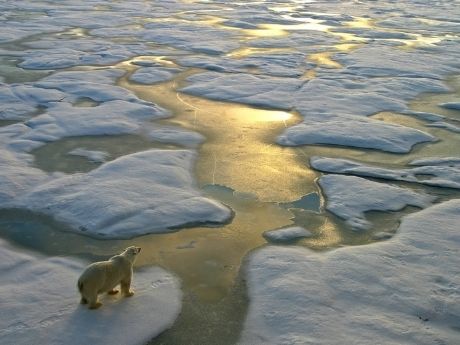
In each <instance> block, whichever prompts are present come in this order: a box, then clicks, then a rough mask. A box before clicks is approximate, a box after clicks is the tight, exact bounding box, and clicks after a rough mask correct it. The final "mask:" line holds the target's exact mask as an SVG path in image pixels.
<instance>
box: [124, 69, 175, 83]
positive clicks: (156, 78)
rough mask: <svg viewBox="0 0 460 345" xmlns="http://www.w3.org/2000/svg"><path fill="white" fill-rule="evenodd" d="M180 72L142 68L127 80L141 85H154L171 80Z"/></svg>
mask: <svg viewBox="0 0 460 345" xmlns="http://www.w3.org/2000/svg"><path fill="white" fill-rule="evenodd" d="M180 71H181V70H180V69H179V68H166V67H144V68H139V69H138V70H136V72H134V73H133V74H132V75H131V76H130V77H129V80H131V81H135V82H136V83H141V84H155V83H159V82H163V81H167V80H170V79H173V78H174V76H175V75H176V74H177V73H178V72H180Z"/></svg>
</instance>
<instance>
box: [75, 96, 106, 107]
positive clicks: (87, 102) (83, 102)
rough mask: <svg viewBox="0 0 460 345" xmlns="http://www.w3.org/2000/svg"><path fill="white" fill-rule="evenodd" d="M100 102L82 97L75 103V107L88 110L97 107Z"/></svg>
mask: <svg viewBox="0 0 460 345" xmlns="http://www.w3.org/2000/svg"><path fill="white" fill-rule="evenodd" d="M99 104H101V103H100V102H97V101H95V100H94V99H92V98H89V97H81V98H79V99H77V100H76V101H75V103H74V104H73V106H74V107H80V108H87V107H97V106H98V105H99Z"/></svg>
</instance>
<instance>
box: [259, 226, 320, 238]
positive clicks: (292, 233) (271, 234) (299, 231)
mask: <svg viewBox="0 0 460 345" xmlns="http://www.w3.org/2000/svg"><path fill="white" fill-rule="evenodd" d="M311 235H312V233H311V232H310V231H308V230H307V229H304V228H302V227H300V226H293V227H289V228H284V229H277V230H270V231H266V232H264V237H265V238H267V239H268V240H270V241H272V242H289V241H294V240H297V239H299V238H303V237H310V236H311Z"/></svg>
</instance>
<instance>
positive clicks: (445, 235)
mask: <svg viewBox="0 0 460 345" xmlns="http://www.w3.org/2000/svg"><path fill="white" fill-rule="evenodd" d="M459 222H460V201H459V200H452V201H449V202H445V203H443V204H439V205H436V206H433V207H430V208H428V209H425V210H423V211H420V212H418V213H415V214H412V215H410V216H407V217H405V218H404V219H403V222H402V224H401V226H400V228H399V231H398V234H396V235H395V236H394V237H393V238H392V239H391V240H388V241H384V242H379V243H375V244H372V245H366V246H354V247H347V248H340V249H336V250H332V251H329V252H326V253H318V252H313V251H311V250H308V249H305V248H300V247H280V246H270V247H265V248H263V249H261V250H258V251H256V252H254V253H253V254H252V255H251V256H250V258H249V260H248V263H247V268H246V278H247V283H248V288H249V298H250V307H249V313H248V316H247V318H246V322H245V326H244V331H243V333H242V336H241V339H240V341H239V344H241V345H249V344H273V345H275V344H325V345H336V344H337V345H338V344H371V343H378V344H382V345H386V344H388V345H390V344H412V345H432V344H456V343H457V341H458V339H459V335H458V329H457V325H458V319H459V315H460V306H459V304H458V303H456V301H457V299H458V295H459V293H460V292H459V286H460V275H459V274H458V267H459V266H460V255H459V249H458V248H459V247H460V246H459V245H460V234H459V231H458V224H459Z"/></svg>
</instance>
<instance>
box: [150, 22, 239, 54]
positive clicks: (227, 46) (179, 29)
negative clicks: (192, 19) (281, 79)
mask: <svg viewBox="0 0 460 345" xmlns="http://www.w3.org/2000/svg"><path fill="white" fill-rule="evenodd" d="M144 28H145V29H146V31H145V33H143V35H142V38H143V39H144V40H148V41H150V42H152V41H153V42H156V43H159V44H164V45H168V46H171V47H175V48H179V49H184V50H190V51H194V52H199V53H205V54H211V55H213V54H215V55H218V54H222V53H226V52H229V51H231V50H234V49H236V48H238V47H239V43H238V41H237V40H235V39H234V38H235V37H236V35H235V34H234V33H232V32H231V31H229V30H225V29H219V28H216V27H206V26H203V25H197V24H192V23H181V22H174V21H172V22H169V23H168V22H166V23H163V22H158V23H148V24H145V25H144Z"/></svg>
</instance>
